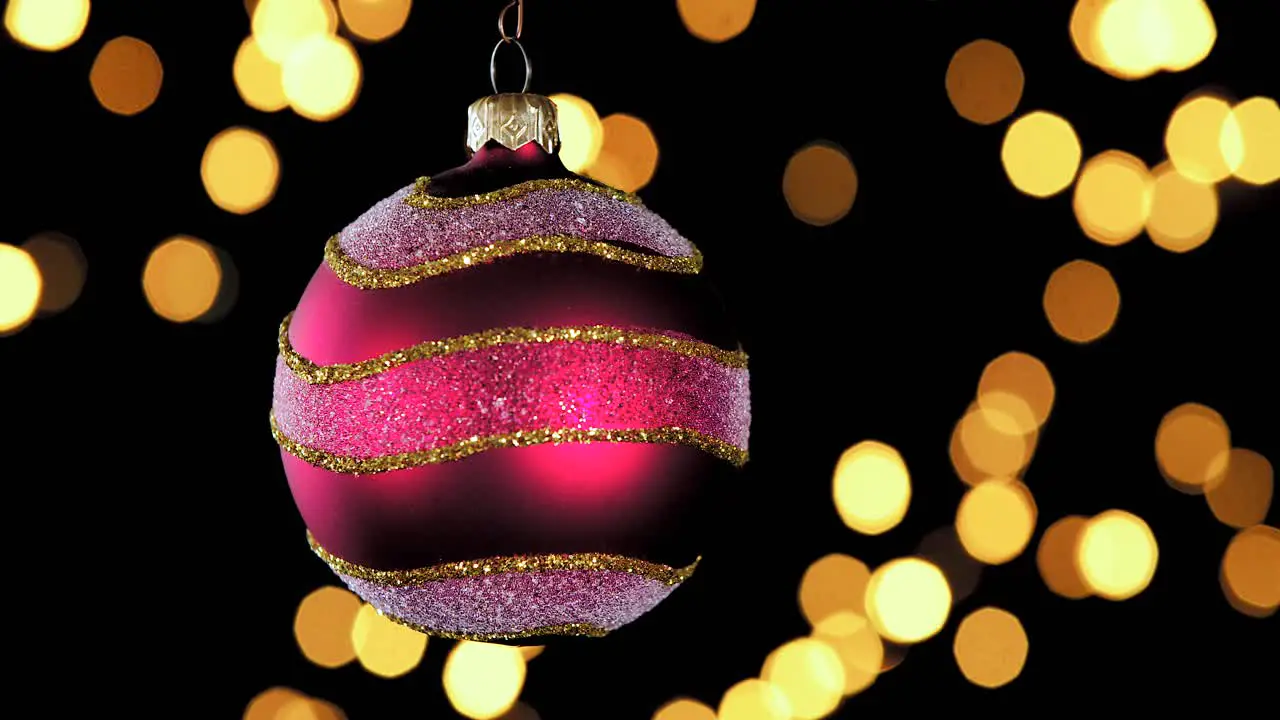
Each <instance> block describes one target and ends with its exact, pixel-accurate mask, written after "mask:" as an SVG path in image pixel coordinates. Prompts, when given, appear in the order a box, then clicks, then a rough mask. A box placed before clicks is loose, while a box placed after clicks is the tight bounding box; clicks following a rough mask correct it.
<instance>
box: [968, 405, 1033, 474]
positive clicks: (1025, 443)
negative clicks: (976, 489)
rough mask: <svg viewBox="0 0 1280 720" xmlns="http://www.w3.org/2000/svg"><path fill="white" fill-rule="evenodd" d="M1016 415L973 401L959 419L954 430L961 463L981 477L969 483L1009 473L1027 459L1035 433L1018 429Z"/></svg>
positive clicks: (1031, 451) (1020, 467)
mask: <svg viewBox="0 0 1280 720" xmlns="http://www.w3.org/2000/svg"><path fill="white" fill-rule="evenodd" d="M1017 417H1018V414H1016V413H1010V412H1009V411H1007V410H1004V409H1002V408H1000V407H998V406H992V405H988V406H986V407H983V406H982V405H980V404H978V403H976V402H975V403H973V405H971V406H970V407H969V409H968V410H967V411H966V412H965V414H964V417H963V418H961V419H960V422H959V423H958V424H957V425H956V434H957V435H958V440H959V448H960V450H961V451H962V452H963V453H964V458H965V462H964V464H966V465H967V466H969V467H970V468H972V469H973V471H975V472H974V473H973V474H974V475H976V476H979V477H980V478H981V479H973V480H971V484H976V483H977V482H981V480H982V479H985V478H988V477H1012V476H1014V475H1017V474H1018V473H1019V472H1021V471H1022V469H1023V468H1025V467H1026V466H1027V464H1028V463H1029V462H1030V461H1031V455H1032V453H1033V452H1034V449H1035V442H1036V437H1037V433H1035V432H1030V433H1025V434H1024V433H1022V432H1020V431H1019V430H1018V428H1019V427H1020V425H1019V423H1018V420H1017ZM957 472H959V469H957ZM961 476H962V477H963V473H962V474H961Z"/></svg>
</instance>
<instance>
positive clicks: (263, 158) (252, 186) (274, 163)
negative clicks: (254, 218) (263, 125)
mask: <svg viewBox="0 0 1280 720" xmlns="http://www.w3.org/2000/svg"><path fill="white" fill-rule="evenodd" d="M200 178H201V179H202V180H203V181H204V189H205V191H206V192H208V193H209V198H210V199H211V200H213V202H214V204H215V205H217V206H218V207H220V208H222V209H223V210H226V211H227V212H232V213H235V214H237V215H246V214H248V213H251V212H253V211H255V210H257V209H259V208H261V207H263V206H264V205H266V204H267V203H269V202H271V198H273V197H275V194H276V186H277V185H278V184H279V183H280V158H279V156H277V155H276V148H275V146H274V145H272V144H271V141H270V140H268V139H267V137H266V136H265V135H263V134H261V133H259V132H257V131H255V130H250V129H248V128H242V127H236V128H230V129H227V130H223V131H222V132H220V133H218V134H217V135H215V136H214V138H213V139H212V140H210V141H209V145H208V146H207V147H205V150H204V159H203V160H202V161H201V163H200Z"/></svg>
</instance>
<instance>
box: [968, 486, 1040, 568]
mask: <svg viewBox="0 0 1280 720" xmlns="http://www.w3.org/2000/svg"><path fill="white" fill-rule="evenodd" d="M1035 529H1036V506H1035V502H1034V501H1033V500H1032V498H1031V491H1030V490H1028V489H1027V487H1026V486H1025V485H1023V484H1022V483H1021V482H1018V481H1017V480H1012V479H1007V478H997V479H992V480H987V481H984V482H981V483H979V484H978V485H976V486H974V487H973V488H971V489H970V490H969V491H968V492H967V493H965V495H964V498H963V499H962V500H961V501H960V507H959V509H958V510H957V511H956V534H957V535H959V536H960V542H961V544H963V545H964V549H965V550H966V551H967V552H968V553H969V554H970V555H971V556H973V558H974V559H975V560H980V561H982V562H984V563H986V564H988V565H999V564H1001V563H1006V562H1009V561H1010V560H1012V559H1014V558H1015V557H1017V556H1018V555H1020V554H1022V551H1023V550H1024V549H1026V547H1027V543H1029V542H1031V536H1032V534H1034V533H1035Z"/></svg>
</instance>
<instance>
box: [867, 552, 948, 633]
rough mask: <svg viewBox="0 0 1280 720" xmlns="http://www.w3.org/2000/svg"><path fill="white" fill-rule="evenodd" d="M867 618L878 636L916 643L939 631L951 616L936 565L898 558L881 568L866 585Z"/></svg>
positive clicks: (944, 588) (942, 578) (943, 582)
mask: <svg viewBox="0 0 1280 720" xmlns="http://www.w3.org/2000/svg"><path fill="white" fill-rule="evenodd" d="M866 606H867V619H868V620H870V621H871V624H872V625H873V626H874V627H875V629H876V632H878V633H880V636H881V637H883V638H885V639H886V640H889V641H891V642H895V643H903V644H909V643H918V642H921V641H923V640H927V639H929V638H931V637H933V636H934V635H936V634H937V633H938V631H940V630H942V626H943V625H945V624H946V622H947V616H948V615H949V614H950V613H951V587H950V586H949V585H948V584H947V578H946V576H945V575H943V573H942V570H940V569H938V566H937V565H934V564H933V563H931V562H929V561H927V560H922V559H920V558H900V559H898V560H893V561H890V562H887V563H885V564H884V565H881V566H880V567H879V568H876V571H875V572H873V573H872V574H871V581H870V582H869V583H868V584H867V600H866Z"/></svg>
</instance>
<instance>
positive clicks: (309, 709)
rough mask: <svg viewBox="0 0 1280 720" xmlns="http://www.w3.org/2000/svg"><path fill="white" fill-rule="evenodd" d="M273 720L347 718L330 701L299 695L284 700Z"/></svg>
mask: <svg viewBox="0 0 1280 720" xmlns="http://www.w3.org/2000/svg"><path fill="white" fill-rule="evenodd" d="M274 720H347V715H346V713H344V712H342V709H341V708H339V707H338V706H337V705H334V704H333V703H331V702H326V701H324V700H320V699H318V698H313V697H306V696H304V695H300V696H298V697H295V698H292V699H290V700H288V701H286V702H285V704H284V706H283V707H281V708H280V709H279V710H277V711H276V714H275V716H274Z"/></svg>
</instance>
